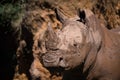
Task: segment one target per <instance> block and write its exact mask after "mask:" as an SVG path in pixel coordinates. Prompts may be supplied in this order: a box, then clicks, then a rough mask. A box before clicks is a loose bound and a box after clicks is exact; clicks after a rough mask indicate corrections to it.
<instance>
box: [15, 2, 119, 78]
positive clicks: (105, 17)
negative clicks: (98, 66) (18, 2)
mask: <svg viewBox="0 0 120 80" xmlns="http://www.w3.org/2000/svg"><path fill="white" fill-rule="evenodd" d="M55 8H59V9H60V10H61V11H62V12H63V13H64V14H65V15H66V16H67V17H74V16H75V15H76V14H77V9H78V8H80V9H85V8H87V9H90V10H92V11H93V12H94V13H95V15H96V16H97V17H98V18H99V19H100V21H101V24H103V25H105V26H106V27H107V28H108V29H112V28H117V27H120V0H29V1H28V3H27V4H26V12H25V17H24V19H23V22H22V35H21V40H20V42H19V47H18V49H17V56H18V67H17V69H16V70H17V71H16V74H15V78H14V80H30V78H31V77H30V74H29V68H30V65H31V62H32V60H33V57H34V56H33V54H37V53H39V52H40V50H39V48H40V47H39V39H40V38H41V36H42V33H44V31H45V30H46V29H47V26H48V25H47V24H48V22H51V23H52V27H53V29H54V30H55V31H57V30H58V29H60V28H62V24H61V23H60V22H59V21H58V20H57V18H56V14H55ZM41 69H43V70H41ZM41 69H40V71H41V72H42V71H43V73H42V75H41V76H42V77H45V78H42V79H41V80H48V79H49V80H62V77H61V75H58V73H54V72H53V73H49V70H47V69H46V68H44V67H43V66H42V65H41ZM54 74H56V75H54ZM25 75H27V76H25ZM45 75H46V76H47V75H48V76H47V77H46V76H45ZM50 75H52V77H51V76H50Z"/></svg>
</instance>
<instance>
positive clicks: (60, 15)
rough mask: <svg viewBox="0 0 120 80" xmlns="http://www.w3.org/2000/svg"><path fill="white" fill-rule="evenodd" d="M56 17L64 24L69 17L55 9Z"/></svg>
mask: <svg viewBox="0 0 120 80" xmlns="http://www.w3.org/2000/svg"><path fill="white" fill-rule="evenodd" d="M55 13H56V17H57V19H58V20H59V21H60V22H61V23H64V22H65V21H66V20H67V17H66V16H65V15H64V14H63V13H62V12H61V11H60V10H59V9H57V8H56V9H55Z"/></svg>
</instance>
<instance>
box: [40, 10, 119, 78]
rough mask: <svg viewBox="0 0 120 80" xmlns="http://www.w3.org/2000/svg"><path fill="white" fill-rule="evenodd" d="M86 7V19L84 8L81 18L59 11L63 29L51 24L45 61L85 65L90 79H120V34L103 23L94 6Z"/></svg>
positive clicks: (67, 65)
mask: <svg viewBox="0 0 120 80" xmlns="http://www.w3.org/2000/svg"><path fill="white" fill-rule="evenodd" d="M84 11H85V15H84V17H85V18H83V20H82V19H81V18H82V17H81V16H80V15H81V14H84V13H81V12H80V11H79V16H80V19H79V18H75V19H68V18H67V17H66V16H64V15H63V14H62V13H61V12H60V11H59V10H57V11H56V15H57V17H58V18H59V20H60V21H61V23H62V24H63V29H62V30H60V31H58V32H54V31H53V30H52V28H51V26H50V25H48V30H47V31H48V32H49V35H47V36H46V39H45V41H44V42H45V45H46V50H47V51H46V53H43V55H42V56H41V58H42V63H43V65H44V66H45V67H63V68H65V70H71V69H74V68H76V67H77V66H79V65H83V70H82V71H83V72H82V74H83V75H85V79H86V80H120V70H119V67H120V35H119V34H117V33H115V32H114V31H109V30H107V29H106V28H105V27H102V26H101V25H100V23H99V20H98V19H97V18H96V17H95V15H94V14H93V13H92V12H91V11H90V10H84ZM83 21H84V22H83Z"/></svg>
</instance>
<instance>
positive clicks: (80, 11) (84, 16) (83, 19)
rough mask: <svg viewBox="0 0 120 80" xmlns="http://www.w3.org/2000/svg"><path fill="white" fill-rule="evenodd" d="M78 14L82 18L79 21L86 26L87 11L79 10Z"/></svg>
mask: <svg viewBox="0 0 120 80" xmlns="http://www.w3.org/2000/svg"><path fill="white" fill-rule="evenodd" d="M77 13H78V16H79V18H80V20H79V21H80V22H83V23H84V24H85V18H86V14H85V11H84V10H82V9H80V8H79V9H78V12H77Z"/></svg>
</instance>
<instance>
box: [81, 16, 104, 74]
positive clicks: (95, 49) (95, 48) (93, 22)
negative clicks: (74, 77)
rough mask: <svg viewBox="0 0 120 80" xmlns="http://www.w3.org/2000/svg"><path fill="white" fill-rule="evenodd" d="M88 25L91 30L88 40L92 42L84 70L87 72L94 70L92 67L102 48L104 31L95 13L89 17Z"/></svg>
mask: <svg viewBox="0 0 120 80" xmlns="http://www.w3.org/2000/svg"><path fill="white" fill-rule="evenodd" d="M86 25H87V26H88V30H89V33H88V36H87V38H86V39H87V42H88V43H90V47H91V48H90V50H89V52H88V53H87V54H86V58H85V61H84V68H83V72H84V73H85V74H88V73H89V72H90V70H92V68H93V67H94V65H95V62H96V58H97V54H98V53H99V51H100V50H101V46H102V38H103V34H102V33H103V32H102V28H101V25H100V23H99V21H98V19H97V18H96V17H95V16H94V15H93V16H90V17H89V18H88V20H87V22H86Z"/></svg>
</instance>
